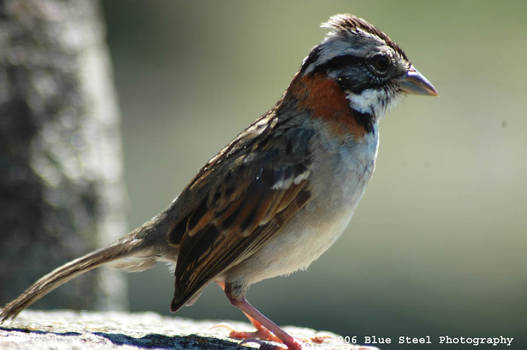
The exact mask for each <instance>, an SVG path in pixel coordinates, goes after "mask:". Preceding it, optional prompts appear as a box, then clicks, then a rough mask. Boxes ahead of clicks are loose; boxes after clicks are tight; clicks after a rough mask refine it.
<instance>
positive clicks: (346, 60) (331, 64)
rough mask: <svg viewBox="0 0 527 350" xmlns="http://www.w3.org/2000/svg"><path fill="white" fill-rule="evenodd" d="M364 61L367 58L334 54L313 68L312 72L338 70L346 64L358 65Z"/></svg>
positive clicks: (346, 65)
mask: <svg viewBox="0 0 527 350" xmlns="http://www.w3.org/2000/svg"><path fill="white" fill-rule="evenodd" d="M366 62H367V60H366V59H365V58H364V57H357V56H352V55H342V56H335V57H333V58H332V59H330V60H329V61H327V62H325V63H323V64H321V65H318V66H316V67H315V69H313V72H312V74H315V73H320V72H327V71H332V70H339V69H341V68H344V67H348V66H359V65H363V64H365V63H366Z"/></svg>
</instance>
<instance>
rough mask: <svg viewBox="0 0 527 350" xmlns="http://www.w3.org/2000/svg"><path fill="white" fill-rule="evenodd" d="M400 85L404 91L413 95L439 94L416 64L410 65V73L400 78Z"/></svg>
mask: <svg viewBox="0 0 527 350" xmlns="http://www.w3.org/2000/svg"><path fill="white" fill-rule="evenodd" d="M399 86H400V87H401V90H402V91H403V92H406V93H407V94H412V95H428V96H438V95H439V94H438V93H437V90H436V88H435V87H434V85H432V83H431V82H429V81H428V79H426V78H425V77H424V75H422V74H421V73H419V71H418V70H417V69H415V67H414V66H410V69H409V70H408V73H406V75H405V76H403V77H402V78H401V79H400V80H399Z"/></svg>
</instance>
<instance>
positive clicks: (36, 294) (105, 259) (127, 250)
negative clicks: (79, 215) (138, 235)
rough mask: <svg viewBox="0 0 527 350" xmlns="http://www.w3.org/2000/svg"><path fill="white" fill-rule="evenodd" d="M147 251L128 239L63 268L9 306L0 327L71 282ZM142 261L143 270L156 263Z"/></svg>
mask: <svg viewBox="0 0 527 350" xmlns="http://www.w3.org/2000/svg"><path fill="white" fill-rule="evenodd" d="M145 249H147V248H146V247H145V246H144V240H142V239H134V238H132V237H130V236H129V237H126V238H125V239H122V240H120V241H118V242H117V243H115V244H113V245H111V246H109V247H107V248H103V249H99V250H96V251H94V252H91V253H88V254H86V255H84V256H82V257H80V258H78V259H75V260H72V261H70V262H68V263H66V264H64V265H62V266H60V267H59V268H57V269H55V270H53V271H51V272H50V273H48V274H47V275H45V276H43V277H42V278H40V279H39V280H38V281H36V282H35V283H33V285H32V286H31V287H29V288H28V289H26V291H24V293H22V294H21V295H20V296H18V297H17V298H16V299H14V300H13V301H11V302H10V303H9V304H7V305H6V306H5V307H4V308H3V310H2V312H1V313H0V323H1V322H3V321H5V320H7V319H9V318H15V317H16V316H17V315H18V313H20V311H22V310H24V309H25V308H26V307H28V306H29V305H31V304H33V303H34V302H35V301H37V300H38V299H40V298H42V297H43V296H45V295H46V294H48V293H49V292H51V291H52V290H53V289H55V288H57V287H59V286H60V285H62V284H64V283H66V282H68V281H69V280H71V279H73V278H75V277H77V276H79V275H81V274H83V273H85V272H88V271H90V270H93V269H95V268H96V267H99V266H101V265H103V264H106V263H109V262H112V261H116V260H119V259H122V258H126V257H131V256H134V255H136V254H139V253H141V252H142V251H144V250H145ZM139 255H142V254H139ZM143 259H144V260H143V267H144V268H143V270H144V269H146V268H148V267H150V266H151V265H152V264H153V263H154V260H152V259H150V260H151V261H146V260H148V258H146V257H144V258H143Z"/></svg>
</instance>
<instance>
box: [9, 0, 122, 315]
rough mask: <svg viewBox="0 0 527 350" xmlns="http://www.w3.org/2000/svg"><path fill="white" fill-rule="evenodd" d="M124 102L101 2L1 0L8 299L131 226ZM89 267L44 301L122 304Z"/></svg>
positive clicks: (115, 289)
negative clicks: (124, 171)
mask: <svg viewBox="0 0 527 350" xmlns="http://www.w3.org/2000/svg"><path fill="white" fill-rule="evenodd" d="M118 121H119V120H118V110H117V106H116V100H115V96H114V91H113V85H112V81H111V71H110V65H109V59H108V53H107V48H106V46H105V42H104V27H103V23H102V19H101V13H100V9H99V6H98V3H97V2H96V1H87V0H46V1H42V0H0V228H1V229H0V242H1V243H0V286H1V288H0V303H1V304H3V303H5V302H7V301H8V300H9V299H11V298H13V297H15V296H16V295H17V294H18V293H20V292H22V291H23V290H24V289H25V288H26V287H28V286H29V285H30V284H31V283H32V282H34V281H35V280H36V279H37V278H39V277H40V276H41V275H43V274H45V273H47V272H49V271H50V270H51V269H53V268H55V267H57V266H58V265H60V264H62V263H64V262H66V261H67V260H70V259H72V258H75V257H77V256H79V255H82V254H84V253H86V252H88V251H90V250H92V249H94V248H95V247H96V246H101V245H103V244H106V243H108V242H109V241H113V240H114V239H115V238H116V237H117V236H120V235H122V234H123V233H124V229H125V221H124V211H123V207H122V204H123V194H124V192H123V186H122V182H121V181H122V179H121V154H120V152H121V150H120V135H119V129H118ZM125 289H126V288H125V282H124V279H123V277H122V276H121V275H119V274H117V272H116V271H113V270H105V271H101V272H97V273H88V274H87V275H86V276H83V277H81V278H79V279H76V280H73V281H71V282H69V283H68V284H66V285H65V286H63V287H61V288H59V289H58V290H57V291H55V292H53V293H52V294H50V295H49V296H47V297H45V298H44V299H43V300H42V301H40V302H38V303H37V305H36V306H37V307H41V308H49V307H60V308H93V307H98V308H105V307H106V306H107V305H104V304H111V305H112V308H114V309H115V308H119V306H121V307H122V306H123V302H124V303H125V299H124V297H125Z"/></svg>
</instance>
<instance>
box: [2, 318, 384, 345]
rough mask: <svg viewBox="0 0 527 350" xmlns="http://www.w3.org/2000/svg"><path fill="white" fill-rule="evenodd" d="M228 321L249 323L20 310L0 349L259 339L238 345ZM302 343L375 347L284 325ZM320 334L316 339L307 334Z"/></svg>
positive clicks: (5, 325)
mask: <svg viewBox="0 0 527 350" xmlns="http://www.w3.org/2000/svg"><path fill="white" fill-rule="evenodd" d="M222 324H223V325H226V324H228V325H229V326H231V327H234V328H236V329H237V330H247V331H250V330H252V329H251V326H250V325H249V324H246V323H242V322H231V321H194V320H189V319H183V318H178V317H163V316H160V315H158V314H155V313H151V312H147V313H124V312H74V311H24V312H22V313H21V314H20V315H19V316H18V318H17V319H15V320H14V321H7V322H5V323H3V324H1V325H0V348H1V349H3V350H4V349H5V350H23V349H42V348H48V349H49V348H53V349H56V350H62V349H64V350H65V349H82V350H84V349H120V350H132V349H145V348H146V349H195V350H198V349H199V350H204V349H227V350H230V349H232V350H235V349H237V350H240V349H251V348H253V349H254V348H258V346H259V345H258V344H255V343H247V344H244V345H240V344H239V343H240V342H239V341H237V340H233V339H230V338H229V337H228V334H229V330H228V329H226V328H225V327H221V326H220V327H218V325H222ZM284 329H285V330H286V331H288V332H289V333H290V334H292V335H293V336H294V337H296V338H298V339H300V340H302V341H304V342H305V345H304V348H306V349H314V350H322V349H346V350H373V349H376V348H373V347H364V346H357V345H355V346H353V345H350V344H346V343H344V342H343V341H342V339H341V338H340V337H339V336H338V335H336V334H334V333H330V332H319V331H315V330H312V329H308V328H298V327H285V328H284ZM314 337H319V339H322V340H323V341H322V342H321V343H316V342H313V341H311V340H310V339H312V338H314Z"/></svg>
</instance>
